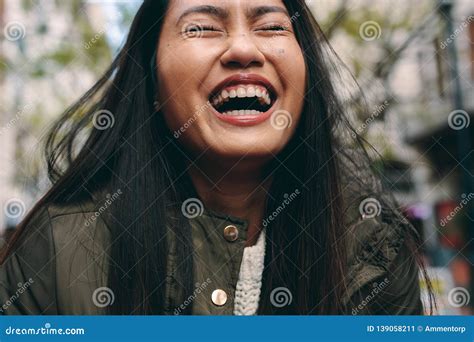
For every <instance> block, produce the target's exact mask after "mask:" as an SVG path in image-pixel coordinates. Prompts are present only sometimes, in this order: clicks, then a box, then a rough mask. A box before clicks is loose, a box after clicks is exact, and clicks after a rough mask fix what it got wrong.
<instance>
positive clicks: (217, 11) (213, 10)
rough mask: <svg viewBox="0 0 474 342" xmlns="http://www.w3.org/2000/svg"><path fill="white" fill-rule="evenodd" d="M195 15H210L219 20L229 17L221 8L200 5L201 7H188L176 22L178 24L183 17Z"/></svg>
mask: <svg viewBox="0 0 474 342" xmlns="http://www.w3.org/2000/svg"><path fill="white" fill-rule="evenodd" d="M196 13H198V14H209V15H212V16H213V17H217V18H220V19H226V18H227V17H228V16H229V12H228V11H227V10H226V9H224V8H222V7H216V6H211V5H201V6H194V7H190V8H188V9H187V10H185V11H184V12H183V13H182V14H181V15H180V16H179V18H178V20H177V22H178V23H179V22H180V21H181V20H182V19H183V18H184V17H186V16H188V15H190V14H196Z"/></svg>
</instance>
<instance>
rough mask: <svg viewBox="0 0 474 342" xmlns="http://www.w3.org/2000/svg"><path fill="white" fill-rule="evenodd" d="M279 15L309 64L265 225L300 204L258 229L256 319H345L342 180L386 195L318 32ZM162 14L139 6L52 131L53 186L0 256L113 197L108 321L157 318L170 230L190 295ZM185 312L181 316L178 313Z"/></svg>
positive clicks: (158, 8) (300, 13) (298, 12)
mask: <svg viewBox="0 0 474 342" xmlns="http://www.w3.org/2000/svg"><path fill="white" fill-rule="evenodd" d="M284 3H285V5H286V7H287V10H288V11H289V14H290V16H291V17H293V16H296V17H297V19H296V20H294V21H293V26H294V29H295V33H296V37H297V39H298V42H299V44H300V46H301V48H302V50H303V52H304V57H305V62H306V68H307V85H306V96H305V100H304V101H305V102H304V108H303V113H302V117H301V120H300V123H299V124H298V127H297V129H296V131H295V134H294V136H293V137H292V139H291V141H290V142H289V143H288V144H287V146H286V147H285V148H284V150H283V151H282V152H281V153H280V154H279V155H278V156H277V158H275V160H273V162H272V163H271V165H269V167H268V177H270V176H271V177H273V181H272V186H271V189H270V191H269V194H268V198H267V203H266V214H265V216H264V217H268V216H269V215H271V213H273V212H274V211H275V210H277V209H278V206H279V205H280V204H281V203H282V201H284V200H285V198H287V196H288V194H290V193H294V192H295V190H296V189H298V191H299V193H300V194H299V195H298V196H296V197H295V198H294V199H293V200H292V203H291V205H289V206H288V207H287V208H286V209H285V211H284V212H282V213H281V214H280V215H278V216H277V217H276V218H275V219H274V220H273V221H271V222H270V223H269V224H268V226H267V229H266V232H267V251H266V259H265V270H264V273H263V288H262V295H261V302H260V304H259V313H260V314H321V313H323V314H337V313H344V312H347V309H346V308H345V307H344V304H343V300H342V298H343V296H344V293H345V291H346V285H347V283H346V274H347V267H348V265H347V255H346V254H347V251H346V244H345V239H344V237H345V234H346V233H347V224H346V222H344V212H345V210H346V207H347V205H348V203H347V201H345V200H344V199H343V195H344V192H347V191H348V190H347V189H345V183H344V179H347V178H350V177H351V174H350V173H351V172H352V171H351V170H353V171H354V172H355V171H357V177H356V180H357V181H358V182H360V183H361V187H360V189H364V190H365V191H366V192H367V193H368V194H375V193H382V191H383V190H382V188H381V186H380V185H379V184H378V182H377V181H376V179H377V177H375V176H373V173H372V172H368V173H367V174H366V175H362V174H361V173H360V170H361V167H363V166H365V167H366V168H367V169H369V168H368V165H369V159H368V158H366V157H367V154H366V153H365V152H364V151H365V150H364V148H363V146H362V141H361V138H360V137H359V136H358V135H357V132H356V131H355V130H354V129H352V128H351V127H350V124H349V122H348V120H347V119H346V115H345V109H344V106H343V105H342V104H341V101H340V100H339V99H338V95H337V93H336V91H335V89H334V84H333V82H332V81H331V80H332V78H333V74H334V70H332V69H331V67H330V58H328V55H327V54H326V52H325V47H329V44H328V42H327V41H326V39H325V37H324V34H323V32H322V30H321V29H320V28H319V26H318V24H317V23H316V21H315V19H314V18H313V16H312V14H311V13H310V10H309V9H308V7H307V6H306V5H305V3H304V1H303V0H298V1H294V0H285V1H284ZM167 6H168V1H165V0H161V1H159V0H145V1H144V3H143V4H142V6H141V8H140V9H139V11H138V13H137V15H136V16H135V19H134V21H133V23H132V26H131V29H130V32H129V35H128V38H127V41H126V43H125V45H124V46H123V48H122V49H121V50H120V52H119V53H118V55H117V56H116V58H115V59H114V61H113V62H112V64H111V66H110V67H109V69H108V70H107V71H106V72H105V74H104V75H103V76H102V77H101V78H100V79H99V80H98V81H97V83H96V84H95V85H94V86H93V87H92V88H91V89H90V90H89V91H87V92H86V93H85V94H84V95H83V96H82V97H81V99H80V100H78V101H77V102H76V103H75V104H74V105H72V106H71V107H70V108H68V109H67V110H66V112H65V113H64V114H63V115H62V116H61V117H60V119H59V120H58V121H57V122H56V123H55V125H54V127H53V128H52V130H51V132H50V134H49V135H48V139H47V143H46V159H47V165H48V172H49V176H50V179H51V181H52V183H53V185H52V187H51V189H50V190H49V191H48V192H47V193H46V195H45V196H43V197H42V199H41V200H40V201H39V202H38V203H37V204H36V206H35V207H34V208H33V210H32V211H31V212H30V214H29V215H28V216H27V217H26V218H25V220H24V221H23V223H22V224H21V225H20V226H19V228H18V230H17V232H16V234H15V236H14V238H13V239H12V240H11V241H10V243H9V248H8V249H7V250H6V251H5V253H4V256H3V260H5V258H6V256H7V255H8V254H9V253H10V252H11V251H12V249H13V246H14V244H15V242H16V241H17V240H18V238H19V237H20V235H21V234H23V231H24V230H25V229H24V228H25V227H26V225H27V223H28V221H29V220H30V219H31V217H32V216H33V214H34V212H35V211H37V210H39V208H41V207H42V206H44V205H48V204H51V203H59V204H61V205H65V204H73V203H78V202H81V201H90V200H94V201H96V202H97V203H103V201H104V200H105V198H102V197H101V195H100V194H103V193H110V192H114V191H117V189H120V191H121V195H120V196H118V197H117V198H116V199H115V201H114V203H113V205H112V206H110V208H109V209H108V210H109V211H110V215H107V216H106V217H103V218H101V219H103V220H104V221H106V225H107V227H108V229H109V230H110V236H111V241H112V242H113V243H112V244H111V246H110V248H111V249H110V250H109V255H110V259H111V260H112V261H113V262H110V265H109V266H108V267H109V272H108V284H109V287H110V288H111V289H113V291H114V294H115V301H114V303H113V305H112V306H111V307H110V312H111V313H114V314H161V313H163V310H164V286H165V280H166V277H167V274H166V271H167V268H166V265H167V255H168V251H169V246H168V243H167V239H166V238H165V237H166V236H167V234H168V229H172V230H173V232H174V234H175V235H176V241H177V242H178V243H179V248H177V249H176V250H177V252H178V253H179V255H178V260H179V268H178V270H177V274H175V275H174V276H175V277H176V278H177V279H178V280H179V281H178V283H179V284H180V285H181V286H182V288H183V289H182V290H183V291H182V293H185V294H190V293H191V292H192V290H193V279H192V274H193V272H192V255H193V250H192V243H191V241H190V236H191V234H190V229H191V228H190V224H189V222H188V220H187V219H186V218H185V217H184V216H183V215H182V214H181V211H180V207H181V203H183V201H184V200H186V199H187V198H190V197H197V194H196V193H195V190H194V187H193V184H192V182H191V180H190V178H189V176H188V174H187V172H186V164H185V162H184V160H185V158H184V153H185V152H184V150H183V149H182V148H181V147H180V145H179V140H177V139H175V138H173V136H172V134H171V133H170V131H169V129H168V128H167V126H166V124H165V121H164V119H163V116H162V115H161V113H160V108H159V103H158V104H157V103H156V102H155V96H156V75H155V73H156V70H155V69H154V65H155V64H154V54H155V51H156V48H157V44H158V40H159V33H160V30H161V26H162V22H163V17H164V15H165V13H166V10H167ZM150 66H151V67H150ZM104 128H107V129H104ZM344 132H345V133H344ZM84 137H85V139H84ZM348 137H349V138H351V137H352V139H349V140H350V141H349V140H348V139H347V138H348ZM344 146H348V147H347V148H345V147H344ZM349 150H350V151H351V152H350V153H349V152H348V151H349ZM188 158H189V156H188ZM356 161H357V162H356ZM344 175H346V176H344ZM352 176H353V175H352ZM374 180H375V181H374ZM380 201H381V203H382V206H383V207H384V208H389V209H388V210H389V212H390V213H391V215H392V216H393V217H397V216H398V213H397V211H396V209H394V208H393V204H391V203H390V202H389V201H384V200H383V199H382V198H380ZM400 221H402V220H400ZM408 234H410V235H411V233H410V229H409V228H407V235H408ZM279 286H284V287H286V288H287V289H289V291H290V292H291V293H292V296H293V300H292V302H291V304H290V305H288V306H286V307H285V309H284V310H282V309H278V310H275V307H274V306H273V305H271V303H270V293H271V291H272V290H273V289H275V288H276V287H279ZM184 299H185V298H183V301H184ZM189 312H190V307H188V308H187V309H186V310H184V311H183V312H182V313H183V314H186V313H189Z"/></svg>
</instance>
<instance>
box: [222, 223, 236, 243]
mask: <svg viewBox="0 0 474 342" xmlns="http://www.w3.org/2000/svg"><path fill="white" fill-rule="evenodd" d="M224 238H225V239H226V240H227V241H229V242H234V241H235V240H237V239H238V238H239V230H238V229H237V227H236V226H234V225H228V226H227V227H225V228H224Z"/></svg>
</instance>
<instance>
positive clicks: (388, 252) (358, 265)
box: [0, 204, 422, 315]
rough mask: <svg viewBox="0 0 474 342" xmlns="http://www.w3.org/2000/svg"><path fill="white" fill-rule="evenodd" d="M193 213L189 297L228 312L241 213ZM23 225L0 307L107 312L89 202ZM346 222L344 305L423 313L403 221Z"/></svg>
mask: <svg viewBox="0 0 474 342" xmlns="http://www.w3.org/2000/svg"><path fill="white" fill-rule="evenodd" d="M190 221H191V225H192V228H193V232H192V234H193V245H194V249H195V255H194V280H195V283H197V284H199V290H198V291H195V293H193V298H189V301H192V310H193V314H196V315H232V314H233V307H234V297H235V290H236V284H237V281H238V276H239V270H240V264H241V261H242V255H243V251H244V246H245V241H246V238H247V224H246V221H244V220H241V219H237V218H233V217H229V216H226V215H221V214H217V213H210V212H207V211H205V212H204V213H203V215H202V216H199V217H197V218H194V219H192V220H190ZM349 221H350V222H349ZM229 226H231V227H230V228H229ZM226 227H227V229H226ZM26 228H27V231H28V234H24V236H23V237H22V239H21V241H20V243H19V245H18V248H17V249H16V250H15V252H14V253H13V254H11V255H10V256H9V257H8V259H7V260H6V262H5V263H4V264H3V265H2V266H1V267H0V304H1V305H2V306H1V307H0V314H21V315H23V314H45V315H78V314H80V315H93V314H105V313H106V311H105V310H106V306H107V304H110V301H111V300H113V293H112V292H111V291H110V290H109V289H108V288H107V287H106V286H107V282H106V278H107V277H106V271H107V270H106V268H105V267H100V265H105V263H106V260H107V248H101V246H107V244H108V243H110V240H109V236H108V235H107V234H108V230H107V229H105V224H104V223H103V221H102V220H101V219H100V215H98V214H96V211H95V209H94V206H93V205H92V204H90V205H88V204H86V205H81V206H74V207H68V206H66V207H57V206H49V207H45V208H44V209H42V210H40V211H39V212H38V213H37V214H35V216H34V217H33V219H32V220H31V221H30V223H29V224H28V226H27V227H26ZM347 229H348V231H347V233H348V234H347V246H348V265H349V267H348V274H347V279H348V286H347V291H346V293H345V299H344V300H345V303H346V305H347V306H348V307H349V308H352V310H350V309H349V311H350V312H351V313H352V314H422V305H421V302H420V290H419V285H418V274H419V270H418V267H417V266H416V263H415V261H414V258H413V256H412V255H411V253H410V252H409V250H408V248H407V247H406V244H405V236H404V234H405V233H402V229H401V228H400V227H399V226H392V225H388V224H387V223H384V222H381V221H380V220H379V219H378V218H377V217H375V218H370V219H367V218H365V219H364V218H362V217H361V216H360V214H359V210H358V208H357V207H354V208H353V210H352V211H350V212H349V213H348V228H347ZM170 243H171V251H170V254H169V258H168V274H169V276H168V277H167V280H166V281H167V282H166V286H165V288H166V290H165V291H166V293H165V298H166V303H165V304H166V307H168V308H170V309H169V311H168V312H167V313H168V314H176V313H177V312H176V309H175V308H178V311H179V308H180V307H182V305H185V304H187V303H177V302H176V296H175V293H176V292H175V291H177V288H178V286H177V283H176V281H175V280H174V278H173V276H172V274H173V269H174V268H175V267H177V265H178V264H179V261H178V260H176V257H175V253H173V248H175V246H174V244H173V242H172V239H170ZM91 251H97V252H91ZM100 251H101V252H100ZM216 290H218V291H217V292H216ZM171 308H173V309H171ZM178 313H179V312H178Z"/></svg>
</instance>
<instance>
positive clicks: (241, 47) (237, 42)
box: [221, 33, 265, 68]
mask: <svg viewBox="0 0 474 342" xmlns="http://www.w3.org/2000/svg"><path fill="white" fill-rule="evenodd" d="M228 41H229V45H228V48H227V50H226V51H225V52H224V53H223V54H222V56H221V63H222V65H223V66H226V67H231V68H248V67H250V66H262V65H263V64H264V63H265V56H264V55H263V53H262V52H261V51H260V50H259V48H258V46H257V45H256V44H255V41H254V40H253V39H252V37H250V36H249V35H248V34H247V33H239V34H236V35H235V36H233V37H229V38H228Z"/></svg>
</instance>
